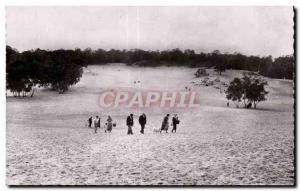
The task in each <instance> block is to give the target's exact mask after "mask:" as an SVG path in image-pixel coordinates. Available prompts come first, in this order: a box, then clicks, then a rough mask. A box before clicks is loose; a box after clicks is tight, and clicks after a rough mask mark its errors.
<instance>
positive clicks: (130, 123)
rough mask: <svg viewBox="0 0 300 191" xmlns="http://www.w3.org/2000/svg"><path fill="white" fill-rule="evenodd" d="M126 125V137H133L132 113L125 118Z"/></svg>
mask: <svg viewBox="0 0 300 191" xmlns="http://www.w3.org/2000/svg"><path fill="white" fill-rule="evenodd" d="M126 125H127V126H128V131H127V135H133V132H132V126H133V114H132V113H131V114H130V115H129V116H128V117H127V120H126Z"/></svg>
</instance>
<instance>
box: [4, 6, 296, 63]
mask: <svg viewBox="0 0 300 191" xmlns="http://www.w3.org/2000/svg"><path fill="white" fill-rule="evenodd" d="M293 16H294V13H293V8H292V7H201V6H198V7H184V6H182V7H58V6H57V7H41V6H37V7H28V6H27V7H15V6H9V7H6V44H7V45H9V46H12V47H13V48H16V49H18V50H19V51H24V50H30V49H36V48H41V49H50V50H54V49H60V48H64V49H74V48H81V49H85V48H88V47H90V48H92V49H99V48H101V49H106V50H109V49H121V50H122V49H135V48H139V49H144V50H167V49H173V48H180V49H181V50H185V49H193V50H195V51H196V52H212V51H214V50H220V51H221V52H223V53H225V52H228V53H234V52H239V53H242V54H246V55H258V56H267V55H272V56H273V57H278V56H281V55H287V54H293V52H294V51H293V41H294V39H293V34H294V31H293Z"/></svg>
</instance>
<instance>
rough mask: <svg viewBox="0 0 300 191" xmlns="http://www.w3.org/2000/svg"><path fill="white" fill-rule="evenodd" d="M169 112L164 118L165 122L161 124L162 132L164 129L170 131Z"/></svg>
mask: <svg viewBox="0 0 300 191" xmlns="http://www.w3.org/2000/svg"><path fill="white" fill-rule="evenodd" d="M169 116H170V115H169V114H167V115H166V116H165V117H164V119H163V122H162V124H161V129H160V133H161V132H162V131H166V133H168V128H169Z"/></svg>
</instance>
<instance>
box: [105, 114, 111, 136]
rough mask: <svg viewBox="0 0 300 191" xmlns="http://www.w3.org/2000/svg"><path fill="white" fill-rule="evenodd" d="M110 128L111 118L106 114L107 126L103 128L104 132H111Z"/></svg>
mask: <svg viewBox="0 0 300 191" xmlns="http://www.w3.org/2000/svg"><path fill="white" fill-rule="evenodd" d="M111 130H112V118H111V117H110V116H108V118H107V128H106V130H105V133H106V131H108V132H111Z"/></svg>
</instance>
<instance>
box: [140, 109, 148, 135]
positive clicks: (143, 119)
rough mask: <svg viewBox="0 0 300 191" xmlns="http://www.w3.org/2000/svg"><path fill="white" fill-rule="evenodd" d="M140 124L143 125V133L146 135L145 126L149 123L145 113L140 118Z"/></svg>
mask: <svg viewBox="0 0 300 191" xmlns="http://www.w3.org/2000/svg"><path fill="white" fill-rule="evenodd" d="M139 123H140V125H141V131H140V132H141V133H142V134H144V129H145V125H146V123H147V118H146V115H145V113H143V114H142V115H141V116H140V117H139Z"/></svg>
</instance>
